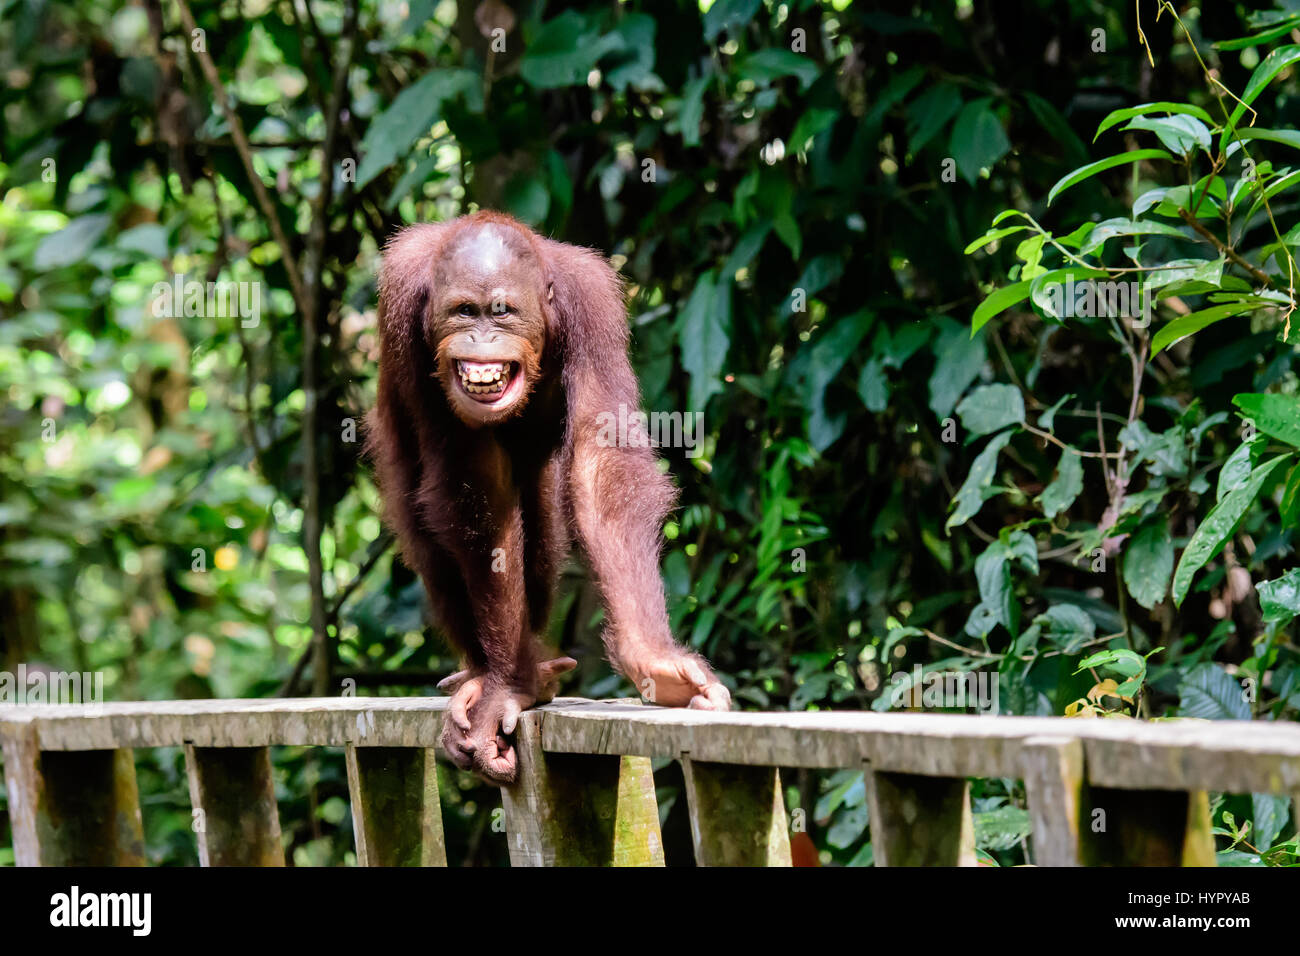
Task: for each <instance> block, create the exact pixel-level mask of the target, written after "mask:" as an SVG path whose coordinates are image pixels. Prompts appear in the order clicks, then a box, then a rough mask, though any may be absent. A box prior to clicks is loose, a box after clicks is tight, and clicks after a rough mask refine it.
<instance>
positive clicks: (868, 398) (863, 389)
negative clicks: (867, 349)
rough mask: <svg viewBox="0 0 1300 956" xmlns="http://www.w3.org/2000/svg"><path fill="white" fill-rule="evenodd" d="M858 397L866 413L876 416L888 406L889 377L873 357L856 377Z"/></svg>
mask: <svg viewBox="0 0 1300 956" xmlns="http://www.w3.org/2000/svg"><path fill="white" fill-rule="evenodd" d="M858 395H859V396H861V398H862V404H863V405H865V406H867V411H869V412H874V413H875V414H877V415H879V414H880V413H881V412H883V411H884V410H885V408H886V407H887V406H888V405H889V376H888V375H886V374H885V367H884V365H883V364H882V363H881V360H880V359H878V358H876V357H874V356H873V357H872V358H870V359H868V360H867V364H866V365H864V366H862V374H861V375H859V376H858Z"/></svg>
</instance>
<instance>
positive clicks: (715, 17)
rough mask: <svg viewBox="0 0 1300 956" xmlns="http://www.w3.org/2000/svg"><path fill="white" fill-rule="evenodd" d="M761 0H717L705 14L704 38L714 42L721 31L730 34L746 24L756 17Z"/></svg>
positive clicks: (708, 41)
mask: <svg viewBox="0 0 1300 956" xmlns="http://www.w3.org/2000/svg"><path fill="white" fill-rule="evenodd" d="M759 6H761V0H715V2H714V4H713V6H711V7H709V9H708V12H706V13H705V14H704V40H705V42H706V43H712V42H713V41H714V40H715V39H717V36H718V34H719V33H721V32H722V31H723V30H726V31H727V33H728V35H730V33H731V32H732V31H733V30H736V29H737V28H739V27H743V26H745V25H746V24H747V23H749V21H750V20H752V19H754V14H756V13H757V12H758V8H759Z"/></svg>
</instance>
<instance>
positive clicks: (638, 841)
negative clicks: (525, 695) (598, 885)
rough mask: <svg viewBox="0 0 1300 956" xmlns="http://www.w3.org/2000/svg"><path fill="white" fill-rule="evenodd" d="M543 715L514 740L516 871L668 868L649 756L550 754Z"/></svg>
mask: <svg viewBox="0 0 1300 956" xmlns="http://www.w3.org/2000/svg"><path fill="white" fill-rule="evenodd" d="M542 719H543V718H542V715H540V714H537V713H528V714H524V715H523V717H522V718H520V721H519V726H518V730H517V732H516V734H515V747H516V750H517V753H518V756H519V776H518V778H517V779H516V781H515V783H514V784H513V785H512V786H509V787H502V788H501V805H502V807H503V809H504V810H505V824H506V835H507V839H508V840H509V849H510V863H511V865H512V866H663V865H664V853H663V837H662V835H661V834H660V831H659V806H658V803H657V801H656V800H655V789H654V776H653V774H652V773H651V768H650V759H649V758H648V757H620V756H617V755H613V756H588V755H584V754H547V753H543V752H542V750H541V746H540V741H541V733H540V730H539V727H538V724H539V723H540V722H541V721H542Z"/></svg>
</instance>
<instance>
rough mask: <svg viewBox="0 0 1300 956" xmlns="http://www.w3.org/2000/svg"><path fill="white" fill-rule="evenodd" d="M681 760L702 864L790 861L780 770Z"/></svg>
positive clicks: (693, 836)
mask: <svg viewBox="0 0 1300 956" xmlns="http://www.w3.org/2000/svg"><path fill="white" fill-rule="evenodd" d="M681 760H682V770H683V771H684V773H685V776H686V800H687V809H688V811H689V813H690V820H691V840H692V842H693V843H694V845H695V862H696V863H697V864H698V865H699V866H790V865H791V860H790V834H789V829H788V826H787V823H786V818H785V798H784V797H783V796H782V794H781V774H780V772H779V771H778V770H776V769H775V768H772V767H746V766H741V765H738V764H723V763H710V762H708V761H702V760H696V759H695V758H694V757H692V756H690V755H683V756H682V758H681Z"/></svg>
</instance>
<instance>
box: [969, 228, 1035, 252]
mask: <svg viewBox="0 0 1300 956" xmlns="http://www.w3.org/2000/svg"><path fill="white" fill-rule="evenodd" d="M1028 228H1029V227H1028V226H1003V227H1002V228H1001V229H990V230H989V231H988V232H986V233H984V235H982V236H980V237H979V238H978V239H976V240H975V241H974V242H972V243H971V244H970V245H968V246H967V247H966V248H965V249H964V250H963V252H964V253H965V254H966V255H970V254H971V253H972V252H975V251H976V250H978V249H983V248H984V247H985V246H987V245H988V244H989V243H990V242H996V241H997V240H999V239H1003V238H1005V237H1007V236H1014V235H1015V234H1016V233H1018V232H1024V231H1025V230H1026V229H1028Z"/></svg>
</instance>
